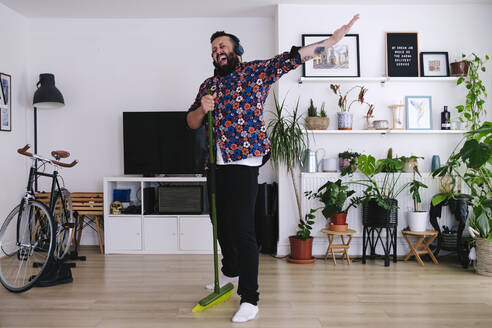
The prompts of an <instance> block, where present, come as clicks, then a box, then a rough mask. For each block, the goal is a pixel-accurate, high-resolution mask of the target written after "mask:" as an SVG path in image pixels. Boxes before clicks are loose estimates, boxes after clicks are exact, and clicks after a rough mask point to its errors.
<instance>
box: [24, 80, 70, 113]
mask: <svg viewBox="0 0 492 328" xmlns="http://www.w3.org/2000/svg"><path fill="white" fill-rule="evenodd" d="M36 86H37V87H38V89H37V90H36V92H35V93H34V98H33V101H32V104H33V106H34V107H37V108H58V107H62V106H64V105H65V101H64V99H63V95H62V94H61V92H60V90H58V89H57V88H56V87H55V75H53V74H51V73H44V74H39V82H38V83H37V84H36Z"/></svg>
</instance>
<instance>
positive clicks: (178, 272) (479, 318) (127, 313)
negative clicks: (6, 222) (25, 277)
mask: <svg viewBox="0 0 492 328" xmlns="http://www.w3.org/2000/svg"><path fill="white" fill-rule="evenodd" d="M82 255H87V262H78V264H77V268H75V269H73V276H74V282H73V283H70V284H66V285H61V286H56V287H48V288H34V289H31V290H30V291H28V292H25V293H23V294H12V293H9V292H8V291H7V290H5V289H3V288H1V289H0V327H29V328H32V327H121V328H123V327H173V328H174V327H214V328H220V327H265V328H269V327H303V328H304V327H399V328H400V327H412V328H416V327H419V328H420V327H433V328H435V327H488V328H490V327H492V278H489V277H483V276H479V275H477V274H475V273H473V272H471V271H466V270H463V269H461V268H460V267H459V266H458V265H456V264H454V263H452V261H447V262H446V261H444V260H442V263H441V264H440V265H434V264H432V263H429V262H426V264H425V267H420V266H419V265H417V263H416V262H415V261H410V262H408V263H404V262H398V263H396V264H393V263H392V264H391V266H390V267H389V268H386V267H384V266H383V261H382V260H376V261H369V263H368V264H366V265H362V264H361V263H360V262H353V263H352V265H350V266H349V265H347V264H340V263H339V264H338V265H337V266H336V267H335V266H334V265H333V263H332V262H331V261H327V262H325V261H324V260H318V261H316V263H315V264H308V265H296V264H289V263H287V262H286V261H285V259H275V258H273V257H271V256H268V255H262V256H261V258H260V277H259V280H260V293H261V295H260V298H261V299H260V303H259V305H260V312H259V315H258V318H257V319H256V320H254V321H251V322H248V323H245V324H232V322H231V317H232V315H233V314H234V312H235V310H236V308H237V307H238V304H239V298H238V296H237V295H236V294H234V295H233V297H231V298H230V299H229V300H228V301H227V302H225V303H223V304H220V305H217V306H214V307H212V308H210V309H207V310H205V311H204V312H201V313H198V314H192V313H191V309H192V307H193V306H194V305H195V304H196V302H197V301H198V300H200V299H201V298H202V297H204V296H206V295H207V294H208V291H207V290H205V289H204V287H203V286H204V285H205V284H206V283H207V282H209V280H210V278H211V277H212V276H213V274H212V268H211V266H212V257H211V256H210V255H206V256H204V255H186V256H183V255H111V256H103V255H100V254H98V253H97V250H96V249H83V251H82Z"/></svg>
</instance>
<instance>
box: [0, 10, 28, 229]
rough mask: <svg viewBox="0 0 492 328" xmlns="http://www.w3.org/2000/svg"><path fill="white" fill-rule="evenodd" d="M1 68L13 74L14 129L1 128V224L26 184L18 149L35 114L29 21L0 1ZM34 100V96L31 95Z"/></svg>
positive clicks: (24, 171) (25, 167)
mask: <svg viewBox="0 0 492 328" xmlns="http://www.w3.org/2000/svg"><path fill="white" fill-rule="evenodd" d="M0 31H2V50H1V51H0V72H2V73H7V74H10V75H11V77H12V132H3V131H0V224H1V223H2V222H3V220H4V219H5V217H6V216H7V215H8V213H9V212H10V210H11V209H12V208H13V207H14V206H15V205H17V204H18V203H19V201H20V199H21V196H22V193H23V191H24V190H25V186H26V184H27V175H28V166H27V162H28V161H27V160H25V159H23V158H22V157H21V156H20V155H18V154H17V152H16V149H17V148H20V147H22V146H24V145H25V144H26V143H27V135H26V130H27V129H31V126H27V125H26V115H32V108H31V107H30V106H29V97H28V92H27V90H26V86H27V85H28V83H27V78H28V76H27V71H28V67H27V66H28V58H27V55H28V47H27V33H28V31H27V21H26V19H25V18H24V17H22V16H21V15H19V14H17V13H16V12H14V11H12V10H11V9H9V8H7V7H6V6H4V5H3V4H0ZM31 100H32V99H31Z"/></svg>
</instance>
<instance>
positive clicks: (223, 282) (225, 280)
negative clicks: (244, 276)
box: [205, 273, 239, 290]
mask: <svg viewBox="0 0 492 328" xmlns="http://www.w3.org/2000/svg"><path fill="white" fill-rule="evenodd" d="M238 280H239V277H228V276H224V274H222V273H221V274H220V275H219V286H220V288H222V287H224V286H225V285H227V284H228V283H230V282H232V283H237V282H238ZM205 288H206V289H209V290H214V288H215V283H214V282H212V283H210V284H208V285H206V286H205Z"/></svg>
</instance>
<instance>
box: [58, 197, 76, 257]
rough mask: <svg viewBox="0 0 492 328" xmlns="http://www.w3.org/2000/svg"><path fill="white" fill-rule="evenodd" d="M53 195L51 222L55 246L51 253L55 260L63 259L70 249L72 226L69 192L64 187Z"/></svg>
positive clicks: (72, 218)
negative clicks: (53, 228)
mask: <svg viewBox="0 0 492 328" xmlns="http://www.w3.org/2000/svg"><path fill="white" fill-rule="evenodd" d="M55 197H56V199H55V205H54V206H53V222H54V223H55V230H56V231H55V233H56V238H55V239H56V244H55V245H56V247H55V251H54V253H53V254H54V256H55V258H56V259H57V260H63V258H64V257H65V256H66V255H67V253H68V251H69V250H70V244H71V242H72V233H73V228H74V217H73V209H72V198H71V197H70V192H69V191H68V190H67V189H65V188H61V189H60V190H58V191H57V192H56V196H55Z"/></svg>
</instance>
